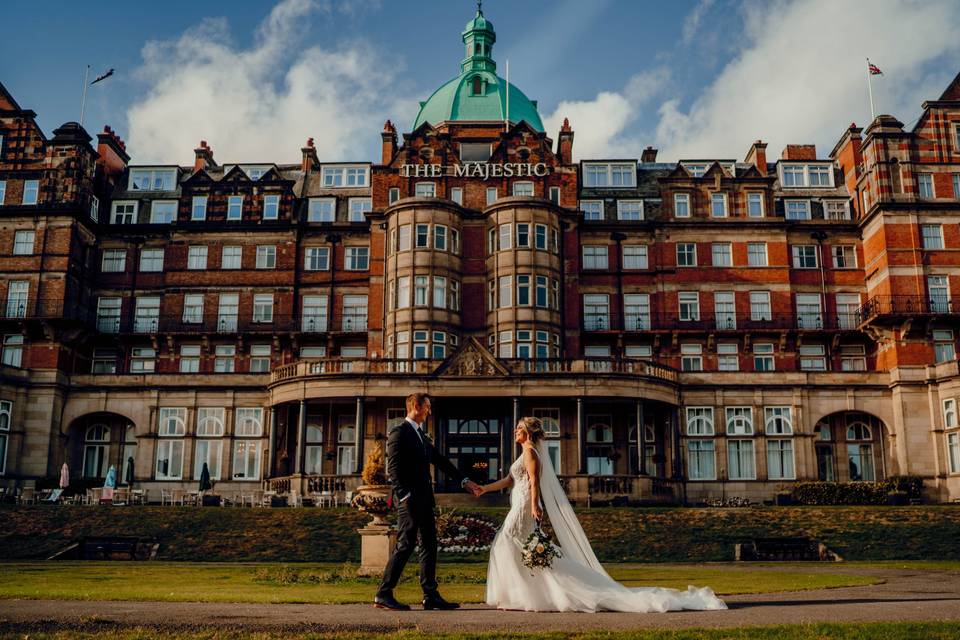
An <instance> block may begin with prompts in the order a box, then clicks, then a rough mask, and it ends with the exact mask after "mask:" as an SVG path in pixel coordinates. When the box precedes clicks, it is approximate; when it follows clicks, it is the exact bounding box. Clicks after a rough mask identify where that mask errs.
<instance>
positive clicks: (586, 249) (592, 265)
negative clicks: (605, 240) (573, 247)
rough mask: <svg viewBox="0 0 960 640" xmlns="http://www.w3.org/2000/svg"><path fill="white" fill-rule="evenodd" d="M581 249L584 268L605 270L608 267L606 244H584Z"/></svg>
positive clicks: (608, 259) (608, 258)
mask: <svg viewBox="0 0 960 640" xmlns="http://www.w3.org/2000/svg"><path fill="white" fill-rule="evenodd" d="M581 251H582V260H583V269H584V270H605V269H609V268H610V256H609V247H608V246H607V245H605V244H604V245H599V244H585V245H583V248H582V249H581Z"/></svg>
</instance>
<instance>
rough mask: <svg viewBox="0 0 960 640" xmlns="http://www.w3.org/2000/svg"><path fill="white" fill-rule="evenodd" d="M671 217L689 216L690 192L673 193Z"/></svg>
mask: <svg viewBox="0 0 960 640" xmlns="http://www.w3.org/2000/svg"><path fill="white" fill-rule="evenodd" d="M673 217H674V218H689V217H690V194H689V193H675V194H673Z"/></svg>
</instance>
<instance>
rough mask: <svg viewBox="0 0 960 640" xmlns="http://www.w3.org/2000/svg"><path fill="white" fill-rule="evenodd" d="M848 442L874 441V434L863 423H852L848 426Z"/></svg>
mask: <svg viewBox="0 0 960 640" xmlns="http://www.w3.org/2000/svg"><path fill="white" fill-rule="evenodd" d="M847 440H873V432H871V431H870V427H869V426H868V425H866V424H864V423H863V422H851V423H850V424H849V425H847Z"/></svg>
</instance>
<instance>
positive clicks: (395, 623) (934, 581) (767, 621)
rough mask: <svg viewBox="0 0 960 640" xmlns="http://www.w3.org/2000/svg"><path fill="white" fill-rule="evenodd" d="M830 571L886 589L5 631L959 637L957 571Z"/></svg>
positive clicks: (37, 610)
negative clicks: (696, 602)
mask: <svg viewBox="0 0 960 640" xmlns="http://www.w3.org/2000/svg"><path fill="white" fill-rule="evenodd" d="M784 569H785V570H786V568H784ZM811 569H813V567H811ZM817 569H819V567H817ZM824 569H826V567H824ZM831 569H833V570H834V571H841V572H843V573H854V574H862V575H870V576H873V577H876V578H879V579H882V580H884V581H885V582H884V583H882V584H876V585H872V586H864V587H845V588H840V589H823V590H814V591H799V592H788V593H771V594H762V595H741V596H728V597H725V598H724V600H725V601H726V603H727V605H728V606H729V607H730V608H729V609H728V610H726V611H704V612H698V611H686V612H674V613H651V614H642V615H641V614H625V613H598V614H593V615H591V614H578V613H539V614H534V613H524V612H519V611H497V610H492V609H489V608H487V607H485V606H481V605H467V606H465V607H464V608H463V609H461V610H460V611H451V612H447V611H423V610H420V609H419V608H418V609H415V610H413V611H410V612H404V613H397V612H392V611H383V610H378V609H374V608H373V607H372V606H371V605H366V604H364V605H360V604H354V605H313V604H238V603H200V602H127V601H119V602H116V601H59V600H0V630H4V629H6V630H15V629H18V628H24V625H29V626H30V627H34V628H35V627H36V626H37V625H39V626H41V627H43V628H51V629H52V628H63V627H74V626H78V625H83V624H86V625H89V624H91V623H95V624H119V625H147V626H157V627H163V628H169V629H175V628H176V629H184V630H188V629H190V628H193V627H196V628H203V627H212V626H217V627H243V628H244V629H247V630H289V631H293V630H298V629H299V630H305V631H306V630H310V631H360V632H375V631H397V630H399V629H419V630H421V631H424V632H428V633H429V632H434V633H440V632H456V631H459V632H467V631H474V632H476V631H481V630H482V631H510V632H533V631H587V630H594V629H605V630H622V629H637V628H644V627H646V628H683V627H736V626H744V625H771V624H796V623H814V622H879V621H922V620H955V621H957V622H958V628H960V572H957V571H923V570H911V569H856V568H855V567H843V568H840V567H836V568H834V567H831ZM772 570H776V569H772Z"/></svg>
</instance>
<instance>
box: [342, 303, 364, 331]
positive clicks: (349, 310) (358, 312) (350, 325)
mask: <svg viewBox="0 0 960 640" xmlns="http://www.w3.org/2000/svg"><path fill="white" fill-rule="evenodd" d="M343 330H344V331H348V332H349V331H366V330H367V296H365V295H351V296H343Z"/></svg>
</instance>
